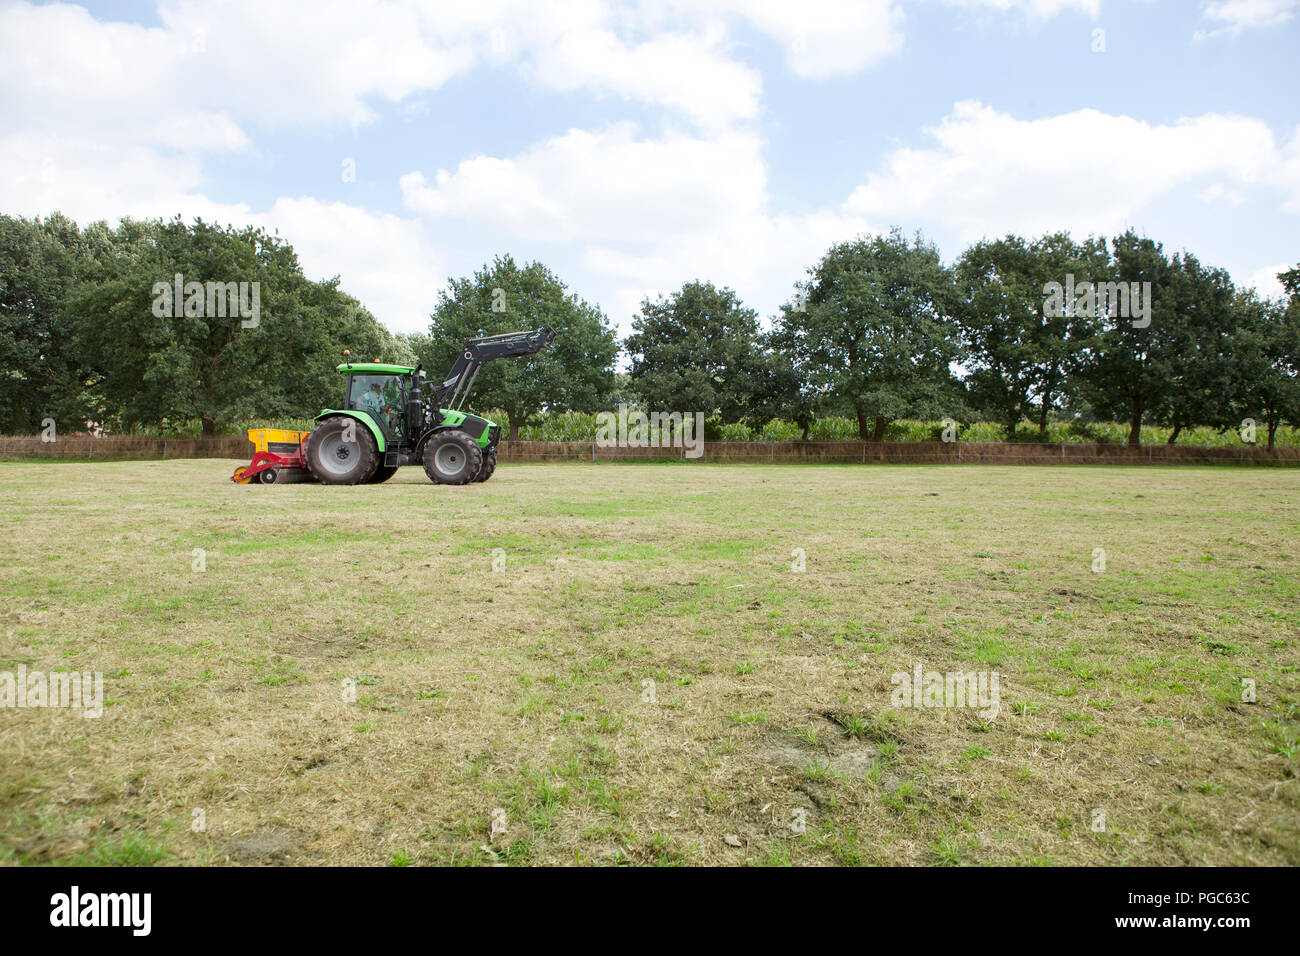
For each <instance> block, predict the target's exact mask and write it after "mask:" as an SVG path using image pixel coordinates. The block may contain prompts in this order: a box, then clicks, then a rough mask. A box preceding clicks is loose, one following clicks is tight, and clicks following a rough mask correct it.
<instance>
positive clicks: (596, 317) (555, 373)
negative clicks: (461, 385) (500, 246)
mask: <svg viewBox="0 0 1300 956" xmlns="http://www.w3.org/2000/svg"><path fill="white" fill-rule="evenodd" d="M432 318H433V324H432V326H431V327H430V330H429V335H428V336H427V337H420V338H418V339H417V338H411V339H409V340H408V341H409V344H410V346H411V347H412V349H413V350H414V351H415V352H416V353H417V354H418V355H419V358H420V361H421V362H422V363H423V365H424V367H425V369H426V370H428V371H429V372H430V373H431V374H433V375H438V374H443V373H445V372H446V371H448V370H449V369H450V368H451V367H452V365H453V364H454V363H455V360H456V356H457V354H458V353H459V352H460V348H461V346H462V345H463V344H464V342H465V341H466V340H467V339H470V338H474V337H475V336H479V335H497V334H500V333H502V332H516V331H519V330H521V329H536V328H541V327H543V326H549V327H550V328H552V329H554V330H555V332H556V339H555V343H554V344H553V345H552V346H551V347H550V348H549V349H547V350H546V351H545V352H541V353H539V354H538V355H535V356H531V357H529V358H527V359H519V360H515V361H510V362H489V363H487V364H486V365H484V366H483V367H482V369H481V370H480V371H479V374H478V377H477V379H475V382H474V395H475V399H474V401H475V406H476V407H478V408H484V407H496V408H501V409H504V410H505V411H506V413H507V415H506V417H507V419H508V422H509V432H508V434H509V435H510V437H511V438H512V439H514V438H518V430H519V428H520V427H522V426H524V425H527V424H529V423H530V422H532V421H533V420H534V419H536V418H537V416H538V415H540V414H541V413H542V412H544V411H546V410H548V409H555V408H558V409H565V410H574V411H583V412H595V411H599V410H601V409H602V408H605V407H606V405H607V403H608V401H609V397H610V395H611V394H612V393H613V391H614V388H615V385H616V382H615V379H614V357H615V355H616V354H617V353H618V343H617V341H616V339H615V336H614V330H613V329H612V328H610V326H609V323H608V320H607V319H606V318H605V315H604V313H602V312H601V311H600V310H599V309H598V308H597V307H595V306H593V305H589V304H588V303H586V302H584V301H583V300H582V299H580V298H579V297H578V296H577V295H576V294H570V293H568V291H567V290H566V288H565V286H564V284H563V283H562V282H561V281H560V280H559V279H558V278H557V277H556V276H555V275H554V273H552V272H551V271H550V270H549V269H547V268H546V267H545V266H544V265H542V264H541V263H540V262H531V263H528V264H527V265H524V266H522V267H521V266H519V265H516V263H515V261H514V259H513V258H512V257H510V256H499V257H497V258H496V259H495V260H493V262H492V263H491V264H490V265H488V266H485V267H484V268H483V269H481V270H480V271H478V272H476V273H475V274H474V277H473V278H462V279H454V280H452V282H451V283H450V288H449V289H448V291H446V292H444V293H442V294H441V296H440V297H439V300H438V305H437V307H436V308H435V309H434V312H433V316H432Z"/></svg>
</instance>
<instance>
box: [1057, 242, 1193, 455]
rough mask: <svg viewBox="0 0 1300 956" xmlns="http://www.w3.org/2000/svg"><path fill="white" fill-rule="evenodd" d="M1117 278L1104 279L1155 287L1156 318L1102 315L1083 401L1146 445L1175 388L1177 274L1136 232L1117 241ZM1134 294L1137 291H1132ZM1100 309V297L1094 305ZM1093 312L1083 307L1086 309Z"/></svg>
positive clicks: (1084, 375) (1113, 265)
mask: <svg viewBox="0 0 1300 956" xmlns="http://www.w3.org/2000/svg"><path fill="white" fill-rule="evenodd" d="M1113 250H1114V255H1113V258H1112V260H1111V262H1110V264H1109V267H1108V270H1109V271H1110V273H1111V275H1110V276H1109V277H1108V276H1105V275H1104V274H1103V275H1101V276H1097V275H1095V274H1094V276H1093V277H1091V278H1090V279H1089V280H1087V281H1090V282H1092V283H1093V285H1094V286H1095V284H1096V282H1097V280H1098V279H1101V278H1105V279H1107V281H1116V282H1119V283H1139V288H1142V286H1141V285H1140V284H1141V283H1150V285H1149V286H1148V288H1149V289H1150V290H1151V305H1152V317H1151V321H1150V322H1149V323H1147V324H1144V320H1142V319H1133V318H1132V317H1131V316H1125V315H1121V314H1120V311H1119V310H1110V309H1102V310H1099V311H1097V314H1096V320H1097V328H1096V334H1095V335H1094V336H1093V337H1092V339H1091V341H1090V342H1089V346H1088V349H1087V353H1086V356H1085V361H1084V362H1083V363H1082V364H1081V367H1080V370H1079V373H1078V376H1077V381H1078V382H1079V385H1080V388H1081V391H1082V393H1083V397H1084V398H1085V399H1086V400H1087V401H1088V402H1089V403H1090V404H1091V405H1092V407H1093V408H1094V409H1096V411H1097V413H1098V414H1099V415H1101V416H1103V417H1110V418H1112V419H1113V420H1117V421H1124V422H1128V423H1129V436H1128V443H1129V445H1131V446H1137V445H1139V444H1141V441H1142V420H1143V418H1144V417H1145V416H1146V415H1147V414H1149V413H1150V412H1152V411H1153V410H1154V409H1156V408H1157V407H1159V406H1160V404H1161V402H1163V401H1165V400H1166V399H1167V397H1168V395H1169V392H1170V390H1171V388H1172V385H1171V381H1172V369H1171V367H1170V366H1171V362H1173V361H1175V360H1176V344H1175V343H1176V339H1177V336H1176V335H1175V334H1174V330H1175V328H1176V317H1175V316H1174V315H1173V314H1172V312H1171V311H1170V310H1169V308H1168V306H1169V305H1170V304H1171V303H1172V301H1173V296H1172V295H1171V284H1172V281H1173V280H1172V269H1171V268H1170V265H1169V262H1168V261H1167V260H1166V259H1165V256H1164V251H1163V249H1162V248H1161V246H1160V245H1159V243H1156V242H1154V241H1152V240H1150V239H1144V238H1140V237H1138V235H1137V234H1136V233H1134V232H1133V231H1132V230H1130V231H1129V232H1127V233H1125V234H1124V235H1123V236H1120V237H1118V238H1117V239H1115V240H1114V241H1113ZM1130 289H1131V286H1130ZM1092 302H1093V304H1094V305H1095V298H1094V299H1093V300H1092ZM1083 308H1088V307H1085V306H1080V309H1083ZM1130 311H1131V309H1130Z"/></svg>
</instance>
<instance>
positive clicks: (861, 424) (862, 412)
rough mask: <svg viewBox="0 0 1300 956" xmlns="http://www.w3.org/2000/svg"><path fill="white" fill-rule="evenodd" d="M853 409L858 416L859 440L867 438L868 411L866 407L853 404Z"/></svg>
mask: <svg viewBox="0 0 1300 956" xmlns="http://www.w3.org/2000/svg"><path fill="white" fill-rule="evenodd" d="M853 411H854V412H855V413H857V416H858V441H866V440H867V412H866V409H863V408H859V407H858V406H856V405H855V406H853Z"/></svg>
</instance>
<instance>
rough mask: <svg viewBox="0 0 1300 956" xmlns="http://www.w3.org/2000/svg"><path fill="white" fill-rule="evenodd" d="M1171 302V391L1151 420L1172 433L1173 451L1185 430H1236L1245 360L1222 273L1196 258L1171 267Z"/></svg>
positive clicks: (1167, 309)
mask: <svg viewBox="0 0 1300 956" xmlns="http://www.w3.org/2000/svg"><path fill="white" fill-rule="evenodd" d="M1170 271H1171V275H1170V280H1171V281H1170V283H1169V290H1168V293H1167V298H1166V299H1165V300H1164V301H1162V302H1161V306H1160V314H1161V316H1162V317H1166V318H1165V319H1164V321H1166V322H1167V323H1168V324H1169V326H1170V327H1169V328H1168V329H1167V332H1168V335H1167V336H1166V338H1165V341H1166V343H1167V345H1168V355H1167V357H1166V359H1165V362H1164V365H1165V367H1166V368H1167V369H1168V374H1169V377H1170V378H1169V382H1168V386H1169V387H1168V388H1167V389H1166V390H1165V392H1164V394H1163V395H1162V396H1161V398H1160V400H1159V401H1158V402H1157V403H1156V404H1155V406H1154V407H1153V408H1152V410H1151V412H1152V415H1151V417H1152V420H1153V421H1155V422H1157V423H1159V424H1161V425H1164V426H1166V427H1168V428H1169V429H1170V432H1169V438H1168V444H1170V445H1172V444H1174V443H1175V442H1176V441H1177V440H1178V436H1179V435H1180V434H1181V433H1182V431H1183V429H1185V428H1193V427H1195V426H1197V425H1211V426H1214V427H1216V428H1227V427H1230V426H1231V425H1233V424H1234V421H1233V414H1234V410H1233V407H1232V396H1233V392H1234V390H1235V389H1236V385H1237V381H1238V378H1239V374H1240V370H1239V369H1238V368H1237V364H1238V363H1239V362H1240V361H1241V360H1242V357H1241V356H1240V355H1239V354H1238V352H1239V345H1240V344H1241V335H1240V331H1241V330H1240V326H1239V325H1238V323H1237V321H1236V318H1237V308H1238V303H1237V301H1236V299H1237V293H1236V290H1235V289H1234V288H1233V285H1232V279H1231V277H1230V276H1229V275H1228V273H1227V272H1226V271H1225V270H1223V269H1213V268H1209V267H1206V266H1203V265H1202V264H1201V263H1200V262H1199V261H1198V260H1197V259H1196V257H1195V256H1193V255H1192V254H1191V253H1188V252H1184V253H1182V254H1181V255H1175V256H1174V257H1173V260H1172V262H1171V270H1170Z"/></svg>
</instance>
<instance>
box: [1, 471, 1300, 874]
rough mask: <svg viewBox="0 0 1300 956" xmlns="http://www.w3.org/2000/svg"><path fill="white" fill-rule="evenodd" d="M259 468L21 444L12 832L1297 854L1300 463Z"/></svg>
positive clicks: (592, 854) (326, 856) (461, 856)
mask: <svg viewBox="0 0 1300 956" xmlns="http://www.w3.org/2000/svg"><path fill="white" fill-rule="evenodd" d="M231 467H233V466H232V465H231V464H230V463H227V462H223V461H170V462H138V463H137V462H132V463H111V464H73V463H67V464H53V463H45V464H27V463H22V464H14V463H6V464H4V465H0V471H2V473H3V474H2V477H3V479H4V482H5V487H6V491H7V496H8V502H9V506H8V507H7V508H6V509H5V511H4V513H3V518H2V519H0V520H3V521H5V522H6V523H7V524H8V528H7V531H8V533H7V534H5V535H3V537H2V538H0V563H2V564H3V567H4V569H5V572H4V579H3V584H2V585H0V594H2V595H3V605H2V606H0V671H5V670H8V671H14V670H16V669H17V668H18V667H19V666H20V665H22V666H25V667H26V668H27V670H28V671H36V670H40V671H52V670H59V669H70V670H89V671H99V672H102V674H103V675H104V688H105V697H106V704H107V706H106V707H105V710H104V714H103V716H102V717H101V718H99V719H97V720H96V719H86V718H83V717H82V716H80V715H79V714H77V713H74V712H70V711H67V710H58V709H48V708H47V709H5V710H0V821H3V825H2V826H0V837H2V838H0V858H2V859H6V860H8V861H9V862H15V863H35V862H91V863H144V864H148V863H155V862H164V863H181V864H203V863H227V862H228V863H236V864H262V863H281V862H291V863H300V864H308V863H355V864H394V865H406V864H424V863H444V864H446V863H450V864H462V863H465V864H482V863H493V862H509V863H574V862H580V863H622V862H627V863H636V864H641V863H661V864H675V863H710V864H713V863H735V864H741V863H749V864H753V863H776V864H782V863H802V864H825V863H850V864H857V863H878V864H966V863H973V864H979V863H1059V864H1096V863H1146V864H1182V863H1191V864H1296V863H1300V832H1298V831H1300V822H1298V821H1300V782H1298V781H1297V748H1298V746H1300V744H1298V743H1297V740H1298V738H1300V715H1297V712H1296V696H1297V695H1296V666H1297V663H1300V651H1298V649H1297V648H1298V637H1297V635H1298V634H1300V611H1298V610H1297V608H1300V601H1298V600H1297V598H1300V472H1296V471H1290V470H1268V471H1263V470H1249V469H1247V470H1235V469H1209V468H1195V469H1130V468H1120V467H1115V468H1105V469H1100V468H1099V469H1082V468H1059V469H1058V468H1049V467H1044V468H1018V467H1005V468H1004V467H995V466H983V467H973V468H960V467H946V466H933V467H932V466H913V467H908V466H866V467H862V466H856V467H855V466H822V467H799V466H724V465H683V464H677V465H617V464H604V465H584V464H554V465H544V464H543V465H523V464H515V465H505V466H503V467H502V468H501V469H500V470H499V471H498V473H497V475H496V476H495V477H494V478H493V479H492V481H490V482H487V483H486V484H483V485H473V486H469V487H465V488H447V487H438V486H433V485H430V484H429V483H428V482H427V481H426V480H425V478H424V475H423V473H422V472H421V471H420V470H419V469H414V468H412V469H403V470H402V471H401V472H399V474H398V475H397V477H396V478H394V479H393V480H392V481H391V482H389V483H388V484H385V485H380V486H363V487H359V488H334V487H321V486H314V485H285V486H279V487H272V488H263V487H259V486H247V487H245V486H233V485H231V484H230V483H229V482H228V481H227V480H226V476H227V475H228V474H229V471H230V470H231ZM498 548H499V549H501V551H499V552H494V549H498ZM1099 548H1100V549H1104V551H1105V570H1104V571H1101V572H1094V570H1093V566H1094V561H1095V553H1096V552H1095V549H1099ZM800 553H801V554H802V555H803V561H804V568H805V570H803V571H802V572H799V571H796V570H793V567H792V566H793V565H794V564H795V562H796V561H797V559H798V558H797V555H798V554H800ZM494 555H495V556H497V557H500V556H504V560H505V567H504V570H503V571H499V572H497V571H494V570H493V558H494ZM199 567H201V568H202V570H196V568H199ZM917 663H920V664H922V665H923V668H924V669H925V670H933V671H938V672H972V671H983V672H991V671H996V672H998V674H999V677H1000V697H1001V709H1000V711H999V713H998V714H997V716H996V717H994V718H993V719H991V720H986V719H982V718H981V717H980V716H979V715H978V714H977V713H976V712H975V710H974V709H972V708H912V707H900V706H898V705H897V702H896V701H895V700H894V699H893V693H894V691H895V685H894V684H893V683H892V682H891V675H893V674H894V673H895V672H909V673H910V672H911V671H912V669H913V667H914V665H916V664H917ZM1243 680H1248V681H1253V682H1254V687H1255V693H1256V697H1257V699H1256V702H1254V703H1250V702H1247V701H1245V700H1243ZM500 811H504V814H502V813H501V812H500ZM1099 812H1100V813H1101V814H1104V817H1103V816H1099V815H1098V814H1099ZM1103 820H1104V829H1103V828H1101V827H1099V825H1098V824H1099V821H1103ZM200 824H201V825H200ZM502 826H504V830H503V829H502Z"/></svg>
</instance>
